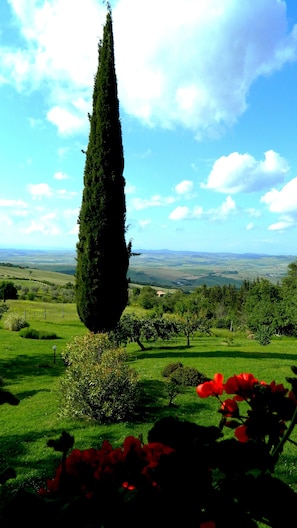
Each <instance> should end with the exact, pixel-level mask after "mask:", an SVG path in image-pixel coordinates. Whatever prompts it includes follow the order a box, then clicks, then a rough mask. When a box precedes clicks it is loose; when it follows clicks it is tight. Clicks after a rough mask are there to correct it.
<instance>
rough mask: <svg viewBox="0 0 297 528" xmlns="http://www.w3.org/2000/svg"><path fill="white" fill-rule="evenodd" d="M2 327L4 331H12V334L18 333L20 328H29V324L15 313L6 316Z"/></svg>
mask: <svg viewBox="0 0 297 528" xmlns="http://www.w3.org/2000/svg"><path fill="white" fill-rule="evenodd" d="M3 326H4V328H5V330H12V331H13V332H18V331H19V330H21V329H22V328H26V327H27V326H30V325H29V323H28V322H27V321H26V320H25V319H24V318H23V317H21V316H20V315H19V314H17V313H15V312H10V313H9V314H7V315H6V316H5V318H4V320H3Z"/></svg>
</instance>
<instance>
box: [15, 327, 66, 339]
mask: <svg viewBox="0 0 297 528" xmlns="http://www.w3.org/2000/svg"><path fill="white" fill-rule="evenodd" d="M20 336H21V337H24V338H25V339H57V337H58V336H57V334H55V332H46V331H45V330H35V329H34V328H23V329H22V330H20Z"/></svg>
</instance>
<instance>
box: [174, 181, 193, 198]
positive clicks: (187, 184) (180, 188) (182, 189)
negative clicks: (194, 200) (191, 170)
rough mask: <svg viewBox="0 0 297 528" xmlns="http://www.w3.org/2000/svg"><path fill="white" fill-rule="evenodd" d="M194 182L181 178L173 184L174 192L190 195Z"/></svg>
mask: <svg viewBox="0 0 297 528" xmlns="http://www.w3.org/2000/svg"><path fill="white" fill-rule="evenodd" d="M193 187H194V184H193V182H192V181H190V180H183V181H181V182H180V183H178V184H177V185H176V186H175V192H176V193H177V194H180V195H190V194H191V192H192V190H193Z"/></svg>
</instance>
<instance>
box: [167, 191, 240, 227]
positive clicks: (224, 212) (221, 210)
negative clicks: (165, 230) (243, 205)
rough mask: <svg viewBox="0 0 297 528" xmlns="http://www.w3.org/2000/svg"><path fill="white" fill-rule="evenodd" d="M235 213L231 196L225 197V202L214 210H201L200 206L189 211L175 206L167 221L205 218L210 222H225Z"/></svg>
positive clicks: (183, 207) (234, 205) (186, 208)
mask: <svg viewBox="0 0 297 528" xmlns="http://www.w3.org/2000/svg"><path fill="white" fill-rule="evenodd" d="M235 212H236V204H235V202H234V200H233V199H232V197H231V196H227V198H226V200H225V201H224V202H223V203H222V204H221V205H219V206H218V207H216V208H211V209H208V210H205V211H204V210H203V207H201V206H200V205H196V206H194V207H193V208H192V209H190V208H189V207H187V206H181V205H179V206H177V207H176V208H175V209H174V210H173V211H171V213H170V214H169V216H168V218H169V220H175V221H177V220H197V219H200V218H206V219H208V220H211V221H218V220H226V219H227V218H228V217H229V216H230V214H233V213H235Z"/></svg>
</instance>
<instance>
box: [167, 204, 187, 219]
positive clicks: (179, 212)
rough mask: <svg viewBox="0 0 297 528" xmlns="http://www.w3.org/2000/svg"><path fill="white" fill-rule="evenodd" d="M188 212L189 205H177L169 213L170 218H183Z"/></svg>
mask: <svg viewBox="0 0 297 528" xmlns="http://www.w3.org/2000/svg"><path fill="white" fill-rule="evenodd" d="M189 214H190V209H189V207H186V206H183V207H182V206H181V205H178V206H177V207H176V208H175V209H174V210H173V211H171V213H170V215H169V217H168V218H169V219H170V220H184V219H185V218H188V217H189Z"/></svg>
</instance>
